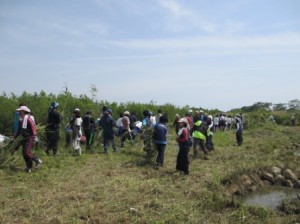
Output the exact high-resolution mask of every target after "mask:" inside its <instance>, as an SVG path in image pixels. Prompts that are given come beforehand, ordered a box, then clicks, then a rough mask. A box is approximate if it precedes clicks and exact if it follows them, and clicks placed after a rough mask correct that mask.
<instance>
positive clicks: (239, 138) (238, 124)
mask: <svg viewBox="0 0 300 224" xmlns="http://www.w3.org/2000/svg"><path fill="white" fill-rule="evenodd" d="M235 120H236V141H237V145H238V146H241V145H242V143H243V120H242V119H241V116H240V115H238V116H237V117H236V118H235Z"/></svg>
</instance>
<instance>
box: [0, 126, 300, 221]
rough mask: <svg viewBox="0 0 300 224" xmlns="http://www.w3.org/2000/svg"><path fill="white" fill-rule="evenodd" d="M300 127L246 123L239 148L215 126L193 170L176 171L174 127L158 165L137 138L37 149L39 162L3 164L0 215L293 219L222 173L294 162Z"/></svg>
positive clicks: (65, 218) (1, 218) (88, 218)
mask: <svg viewBox="0 0 300 224" xmlns="http://www.w3.org/2000/svg"><path fill="white" fill-rule="evenodd" d="M299 131H300V129H299V128H294V129H292V128H287V127H275V128H270V129H269V130H265V129H264V130H256V131H255V130H252V131H248V132H245V134H244V136H245V144H244V145H243V146H242V147H240V148H238V147H236V146H235V136H234V133H233V132H226V133H217V135H216V136H215V144H216V145H217V146H216V150H215V151H214V152H213V153H211V155H210V156H209V160H203V159H198V160H194V161H192V163H191V166H190V170H191V174H190V176H183V175H180V174H178V173H175V172H174V171H175V161H176V153H177V146H176V143H175V141H174V140H173V139H174V134H173V133H171V135H170V137H169V145H168V149H167V152H166V158H165V159H166V162H165V166H164V167H163V168H161V169H159V170H155V169H153V167H152V166H151V165H144V163H143V155H144V152H143V151H142V150H141V148H142V147H140V145H138V146H136V147H133V148H132V147H131V146H129V145H128V146H126V148H125V149H122V151H121V152H119V153H112V152H111V153H110V154H109V155H103V154H100V153H95V154H83V155H82V156H81V157H72V156H71V155H70V153H69V152H68V151H63V149H61V150H60V156H58V157H56V158H53V157H47V156H46V155H45V154H44V153H43V152H42V151H37V154H39V155H40V156H41V158H42V160H43V162H44V163H43V167H42V168H41V169H40V170H37V171H35V172H33V173H31V174H27V173H23V172H22V171H20V170H19V169H12V167H11V168H9V166H6V167H4V168H3V169H2V170H0V207H1V208H0V223H18V224H19V223H55V224H56V223H293V222H296V220H297V218H298V217H296V216H294V215H289V216H282V214H278V213H276V212H274V211H268V210H266V209H263V208H252V207H247V206H241V205H239V204H238V203H235V200H233V198H232V197H231V196H230V195H228V194H227V193H226V188H225V187H224V186H223V185H222V184H221V180H222V179H224V178H227V177H230V176H234V175H239V174H241V173H243V172H244V171H246V170H253V169H256V168H259V167H266V166H272V165H287V166H290V167H292V168H297V164H299V161H297V159H296V158H295V157H294V156H293V150H294V149H292V148H291V147H290V142H291V139H293V140H295V139H300V135H299ZM98 152H100V149H98ZM19 153H20V152H19ZM19 153H18V154H17V155H16V156H17V157H20V154H19ZM23 163H24V162H23V160H22V159H19V160H17V162H16V164H15V165H16V166H17V168H21V167H22V166H23Z"/></svg>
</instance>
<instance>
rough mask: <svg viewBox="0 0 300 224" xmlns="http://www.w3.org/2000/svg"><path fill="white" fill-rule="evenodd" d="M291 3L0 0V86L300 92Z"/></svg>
mask: <svg viewBox="0 0 300 224" xmlns="http://www.w3.org/2000/svg"><path fill="white" fill-rule="evenodd" d="M299 12H300V1H299V0H285V1H274V0H243V1H241V0H227V1H222V0H189V1H182V0H181V1H179V0H73V1H61V0H52V1H46V0H40V1H38V0H35V1H32V0H26V1H23V0H13V1H12V0H0V76H1V77H2V79H1V82H0V90H1V91H4V92H6V93H10V92H14V93H16V94H21V93H22V92H23V91H25V90H26V91H27V92H40V91H41V90H44V91H46V92H47V93H50V92H52V93H56V94H57V93H60V92H61V91H62V90H63V87H64V86H65V85H67V86H68V88H69V90H70V91H71V92H72V93H74V94H76V95H80V94H87V95H90V93H89V89H90V86H91V84H93V85H95V86H96V87H97V89H98V99H99V100H108V101H116V102H127V101H136V102H150V101H151V100H152V101H155V102H157V103H158V104H164V103H172V104H175V105H180V106H185V105H190V106H195V107H200V106H201V107H204V108H219V109H222V110H229V109H232V108H237V107H241V106H245V105H252V104H253V103H255V102H258V101H263V102H273V103H280V102H283V103H285V102H288V101H289V100H292V99H295V98H299V95H300V90H299V83H300V13H299Z"/></svg>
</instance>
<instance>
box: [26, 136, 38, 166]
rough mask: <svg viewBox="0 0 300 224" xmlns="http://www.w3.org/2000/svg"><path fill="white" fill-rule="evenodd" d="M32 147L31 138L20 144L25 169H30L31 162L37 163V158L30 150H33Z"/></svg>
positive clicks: (32, 141)
mask: <svg viewBox="0 0 300 224" xmlns="http://www.w3.org/2000/svg"><path fill="white" fill-rule="evenodd" d="M33 146H34V139H33V138H27V139H24V140H23V142H22V155H23V158H24V161H25V163H26V167H27V169H31V168H32V161H34V162H35V163H38V162H39V158H38V157H37V156H36V155H33V154H32V151H31V149H32V148H33Z"/></svg>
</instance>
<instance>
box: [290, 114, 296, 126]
mask: <svg viewBox="0 0 300 224" xmlns="http://www.w3.org/2000/svg"><path fill="white" fill-rule="evenodd" d="M291 125H292V126H296V117H295V114H294V113H293V114H292V116H291Z"/></svg>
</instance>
